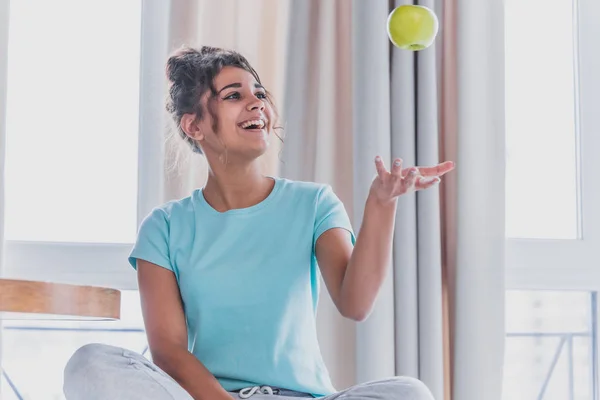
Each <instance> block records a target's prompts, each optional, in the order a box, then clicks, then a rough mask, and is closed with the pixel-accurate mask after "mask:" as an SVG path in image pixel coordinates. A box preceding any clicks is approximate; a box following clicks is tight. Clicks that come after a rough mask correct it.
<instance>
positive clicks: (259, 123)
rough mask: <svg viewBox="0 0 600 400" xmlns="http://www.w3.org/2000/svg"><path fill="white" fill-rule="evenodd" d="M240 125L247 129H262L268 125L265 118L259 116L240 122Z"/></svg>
mask: <svg viewBox="0 0 600 400" xmlns="http://www.w3.org/2000/svg"><path fill="white" fill-rule="evenodd" d="M238 126H239V127H240V128H242V129H244V130H247V131H260V130H262V129H263V128H264V127H265V126H266V123H265V121H264V120H263V119H260V118H259V119H250V120H248V121H244V122H242V123H240V124H238Z"/></svg>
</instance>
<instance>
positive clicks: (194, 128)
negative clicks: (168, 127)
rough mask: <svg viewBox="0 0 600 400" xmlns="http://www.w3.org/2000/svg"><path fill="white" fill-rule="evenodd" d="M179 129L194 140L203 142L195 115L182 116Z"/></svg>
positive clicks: (202, 135)
mask: <svg viewBox="0 0 600 400" xmlns="http://www.w3.org/2000/svg"><path fill="white" fill-rule="evenodd" d="M180 124H181V129H182V130H183V131H184V132H185V134H186V135H188V136H189V137H191V138H192V139H194V140H203V139H204V134H203V133H202V130H201V129H200V123H199V121H197V120H196V115H195V114H184V115H183V116H182V117H181V123H180Z"/></svg>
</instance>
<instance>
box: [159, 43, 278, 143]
mask: <svg viewBox="0 0 600 400" xmlns="http://www.w3.org/2000/svg"><path fill="white" fill-rule="evenodd" d="M223 67H237V68H241V69H244V70H246V71H248V72H250V73H251V74H252V76H254V79H256V81H257V82H258V83H259V84H261V82H260V77H259V76H258V73H257V72H256V71H255V70H254V68H252V66H251V65H250V63H249V62H248V60H247V59H246V58H245V57H244V56H242V55H241V54H240V53H238V52H236V51H233V50H227V49H221V48H217V47H210V46H202V47H201V48H200V49H194V48H190V47H186V46H184V47H182V48H180V49H178V50H176V51H175V52H174V53H173V54H171V56H170V57H169V59H168V61H167V65H166V74H167V79H168V80H169V83H170V85H169V95H168V99H167V104H166V109H167V111H168V112H169V113H170V114H171V116H172V118H173V121H174V122H175V124H176V126H177V129H178V131H179V135H180V136H181V137H182V138H183V139H184V140H185V141H186V142H187V143H188V144H189V145H190V146H191V147H192V149H193V151H194V152H196V153H202V150H201V149H200V147H199V146H198V145H197V143H196V142H195V141H194V140H193V139H192V138H190V137H189V136H187V135H186V134H185V132H184V131H183V129H181V118H182V117H183V116H184V115H185V114H195V115H196V118H197V120H202V119H203V118H204V117H205V115H206V113H207V112H208V113H209V114H210V116H211V117H212V119H213V130H214V131H215V132H217V127H218V119H217V115H216V113H215V111H214V103H215V99H216V96H217V90H216V89H215V87H214V79H215V77H216V76H217V75H218V74H219V72H220V71H221V69H223ZM207 91H210V95H209V98H208V103H207V107H206V108H207V109H206V110H205V109H204V107H203V105H202V102H201V101H200V100H201V98H202V96H203V95H204V94H205V93H206V92H207ZM266 100H267V101H268V102H269V104H270V105H271V107H272V108H273V112H274V115H275V119H276V118H277V110H276V108H275V105H274V104H273V99H272V96H271V94H270V93H269V92H268V91H267V99H266ZM278 129H280V128H278ZM277 137H278V138H279V139H280V140H282V139H281V137H280V136H279V135H277Z"/></svg>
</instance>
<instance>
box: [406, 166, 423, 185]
mask: <svg viewBox="0 0 600 400" xmlns="http://www.w3.org/2000/svg"><path fill="white" fill-rule="evenodd" d="M418 173H419V170H418V169H417V167H412V168H409V170H408V175H406V178H404V187H405V189H409V188H411V187H413V186H414V185H415V182H416V179H417V176H418Z"/></svg>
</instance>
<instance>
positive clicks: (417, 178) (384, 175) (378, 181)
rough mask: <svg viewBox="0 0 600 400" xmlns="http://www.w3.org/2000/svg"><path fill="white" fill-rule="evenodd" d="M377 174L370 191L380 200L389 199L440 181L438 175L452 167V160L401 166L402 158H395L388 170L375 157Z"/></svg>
mask: <svg viewBox="0 0 600 400" xmlns="http://www.w3.org/2000/svg"><path fill="white" fill-rule="evenodd" d="M375 168H376V169H377V176H376V177H375V179H374V180H373V183H372V185H371V190H370V191H371V193H372V194H373V195H374V196H376V198H377V199H378V200H380V201H383V202H385V201H391V200H394V199H395V198H396V197H398V196H401V195H403V194H406V193H410V192H414V191H417V190H423V189H427V188H430V187H431V186H433V185H435V184H437V183H438V182H440V179H441V178H440V177H441V176H443V175H444V174H446V173H448V172H450V171H452V170H453V169H454V163H453V162H452V161H445V162H443V163H441V164H438V165H435V166H433V167H410V168H402V159H400V158H397V159H395V160H394V163H393V164H392V169H391V171H388V170H387V169H386V168H385V165H384V164H383V160H382V159H381V157H377V158H375Z"/></svg>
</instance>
